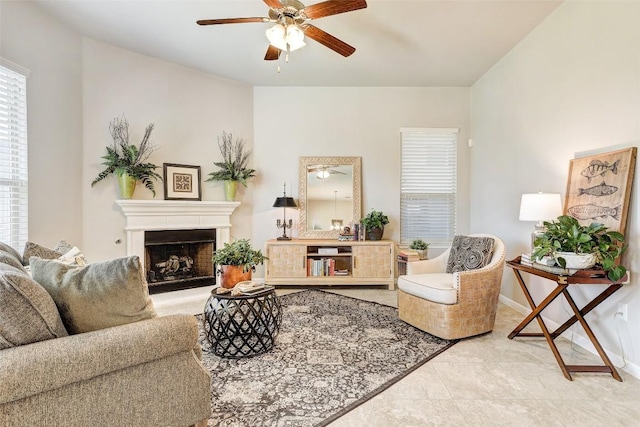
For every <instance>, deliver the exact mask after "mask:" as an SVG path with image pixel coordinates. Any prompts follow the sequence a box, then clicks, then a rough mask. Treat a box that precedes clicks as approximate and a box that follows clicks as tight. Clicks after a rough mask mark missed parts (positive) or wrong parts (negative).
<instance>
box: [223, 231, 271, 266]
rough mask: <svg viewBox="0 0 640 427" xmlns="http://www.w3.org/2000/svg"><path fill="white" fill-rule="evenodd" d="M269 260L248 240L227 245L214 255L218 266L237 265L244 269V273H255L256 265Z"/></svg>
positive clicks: (240, 240)
mask: <svg viewBox="0 0 640 427" xmlns="http://www.w3.org/2000/svg"><path fill="white" fill-rule="evenodd" d="M266 259H268V258H267V257H266V256H264V255H263V254H262V251H261V250H259V249H258V250H255V249H253V248H252V247H251V242H250V241H249V240H248V239H238V240H234V241H233V242H231V243H225V244H224V247H223V248H221V249H218V250H217V251H215V252H214V253H213V262H214V263H215V264H216V265H218V266H221V265H235V266H238V267H242V271H243V272H244V273H246V272H248V271H249V270H252V271H255V268H256V265H259V264H262V263H264V261H265V260H266Z"/></svg>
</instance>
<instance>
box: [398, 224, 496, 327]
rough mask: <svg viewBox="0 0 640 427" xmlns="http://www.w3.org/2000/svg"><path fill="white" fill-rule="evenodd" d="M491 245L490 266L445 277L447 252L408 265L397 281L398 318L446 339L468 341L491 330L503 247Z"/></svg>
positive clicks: (486, 235)
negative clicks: (492, 246)
mask: <svg viewBox="0 0 640 427" xmlns="http://www.w3.org/2000/svg"><path fill="white" fill-rule="evenodd" d="M472 236H477V237H491V238H493V239H494V240H495V242H494V249H493V254H492V257H491V261H490V262H489V264H488V265H486V266H485V267H482V268H479V269H477V270H471V271H464V272H457V273H453V274H447V273H445V271H446V267H447V260H448V259H449V252H450V251H451V248H449V249H448V250H447V251H445V252H444V253H443V254H441V255H439V256H438V257H436V258H434V259H430V260H424V261H415V262H410V263H408V264H407V275H403V276H400V277H398V312H399V316H400V319H402V320H404V321H405V322H407V323H409V324H410V325H413V326H415V327H416V328H418V329H421V330H423V331H425V332H428V333H430V334H432V335H435V336H437V337H440V338H444V339H458V338H466V337H470V336H474V335H479V334H482V333H485V332H489V331H491V330H492V329H493V326H494V324H495V319H496V310H497V308H498V296H499V295H500V284H501V282H502V272H503V271H504V262H505V256H506V248H505V245H504V243H503V242H502V240H500V239H499V238H497V237H495V236H491V235H488V234H473V235H472Z"/></svg>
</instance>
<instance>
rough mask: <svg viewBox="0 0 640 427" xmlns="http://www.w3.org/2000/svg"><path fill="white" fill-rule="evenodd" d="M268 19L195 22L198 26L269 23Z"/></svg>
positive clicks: (205, 20) (227, 19) (226, 19)
mask: <svg viewBox="0 0 640 427" xmlns="http://www.w3.org/2000/svg"><path fill="white" fill-rule="evenodd" d="M269 21H270V19H269V18H224V19H201V20H199V21H196V22H197V23H198V25H217V24H244V23H246V22H269Z"/></svg>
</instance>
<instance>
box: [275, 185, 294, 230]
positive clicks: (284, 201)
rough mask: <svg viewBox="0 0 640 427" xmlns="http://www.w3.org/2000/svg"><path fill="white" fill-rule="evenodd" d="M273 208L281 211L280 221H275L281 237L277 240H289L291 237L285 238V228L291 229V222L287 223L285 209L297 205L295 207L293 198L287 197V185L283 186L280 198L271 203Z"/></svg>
mask: <svg viewBox="0 0 640 427" xmlns="http://www.w3.org/2000/svg"><path fill="white" fill-rule="evenodd" d="M273 207H274V208H282V210H283V218H282V221H280V220H277V222H276V226H277V227H278V228H282V236H280V237H278V240H291V237H288V236H287V228H291V227H293V220H291V219H290V220H289V222H287V208H297V207H298V205H296V201H295V200H293V197H287V183H285V184H284V191H283V193H282V197H278V198H276V201H275V202H273Z"/></svg>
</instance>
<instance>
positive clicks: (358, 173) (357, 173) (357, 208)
mask: <svg viewBox="0 0 640 427" xmlns="http://www.w3.org/2000/svg"><path fill="white" fill-rule="evenodd" d="M310 165H332V166H340V165H347V166H349V165H350V166H353V193H352V200H353V218H352V225H353V224H356V223H359V222H360V220H361V219H362V159H361V158H360V157H300V160H299V167H298V183H299V187H298V188H299V190H298V204H299V212H300V224H299V229H298V237H299V238H300V239H337V238H338V236H339V235H340V232H339V231H338V230H308V229H307V176H308V174H307V168H308V166H310Z"/></svg>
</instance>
